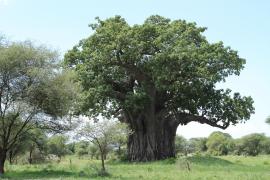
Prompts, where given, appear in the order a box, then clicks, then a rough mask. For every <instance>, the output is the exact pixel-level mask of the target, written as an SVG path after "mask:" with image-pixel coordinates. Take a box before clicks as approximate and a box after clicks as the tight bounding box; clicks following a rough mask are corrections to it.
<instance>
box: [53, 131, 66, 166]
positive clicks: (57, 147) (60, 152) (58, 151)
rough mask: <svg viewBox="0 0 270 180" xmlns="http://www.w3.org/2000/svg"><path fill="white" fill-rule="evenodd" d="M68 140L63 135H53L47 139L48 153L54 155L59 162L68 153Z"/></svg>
mask: <svg viewBox="0 0 270 180" xmlns="http://www.w3.org/2000/svg"><path fill="white" fill-rule="evenodd" d="M67 141H68V138H67V137H66V136H64V135H54V136H52V137H51V138H50V139H49V142H48V148H49V153H50V154H53V155H56V156H57V157H58V158H59V160H60V161H61V158H62V157H63V156H65V155H66V154H67V153H68V148H67Z"/></svg>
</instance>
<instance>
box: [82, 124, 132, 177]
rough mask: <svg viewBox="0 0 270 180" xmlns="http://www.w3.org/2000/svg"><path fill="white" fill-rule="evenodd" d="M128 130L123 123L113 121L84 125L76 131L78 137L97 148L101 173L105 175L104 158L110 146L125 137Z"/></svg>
mask: <svg viewBox="0 0 270 180" xmlns="http://www.w3.org/2000/svg"><path fill="white" fill-rule="evenodd" d="M128 133H129V129H128V128H127V126H126V125H125V124H123V123H119V122H113V121H98V122H95V123H86V124H85V125H84V126H82V127H81V128H80V129H79V130H78V137H79V138H84V139H86V140H88V141H90V142H91V143H93V144H94V145H95V146H97V147H98V150H99V153H100V157H101V173H105V172H106V169H105V163H104V161H105V160H106V156H107V154H108V153H109V150H110V149H111V147H110V146H111V145H113V144H115V143H117V142H119V140H120V139H121V138H122V136H126V135H127V134H128Z"/></svg>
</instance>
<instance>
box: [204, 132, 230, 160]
mask: <svg viewBox="0 0 270 180" xmlns="http://www.w3.org/2000/svg"><path fill="white" fill-rule="evenodd" d="M206 146H207V151H208V152H209V153H210V154H212V155H215V156H220V155H227V154H228V153H229V151H231V150H232V148H233V139H232V137H231V136H230V135H229V134H227V133H222V132H218V131H217V132H213V133H212V134H210V136H209V137H208V140H207V142H206Z"/></svg>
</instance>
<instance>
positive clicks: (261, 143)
mask: <svg viewBox="0 0 270 180" xmlns="http://www.w3.org/2000/svg"><path fill="white" fill-rule="evenodd" d="M264 149H265V151H266V152H267V151H268V149H269V144H268V143H267V138H266V136H265V135H264V134H259V133H253V134H249V135H246V136H244V137H242V138H241V139H238V140H237V141H236V148H235V151H236V154H238V155H249V156H257V155H258V154H259V153H262V152H264Z"/></svg>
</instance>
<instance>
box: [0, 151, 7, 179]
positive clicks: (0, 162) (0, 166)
mask: <svg viewBox="0 0 270 180" xmlns="http://www.w3.org/2000/svg"><path fill="white" fill-rule="evenodd" d="M6 157H7V152H6V151H3V150H2V151H0V176H1V175H3V174H4V173H5V169H4V167H5V161H6Z"/></svg>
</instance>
